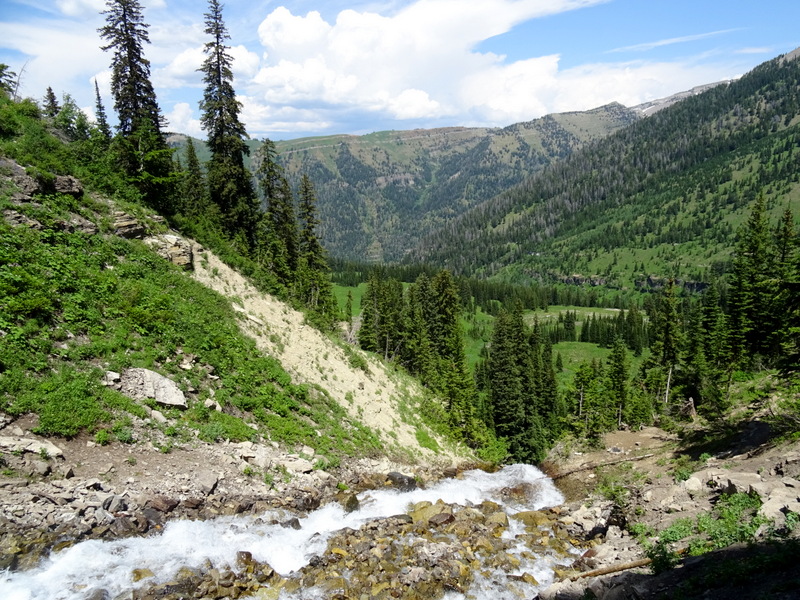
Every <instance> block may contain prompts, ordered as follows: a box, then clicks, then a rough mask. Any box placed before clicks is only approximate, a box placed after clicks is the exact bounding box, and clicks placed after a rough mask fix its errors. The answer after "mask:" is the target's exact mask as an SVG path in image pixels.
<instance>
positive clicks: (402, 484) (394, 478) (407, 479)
mask: <svg viewBox="0 0 800 600" xmlns="http://www.w3.org/2000/svg"><path fill="white" fill-rule="evenodd" d="M386 483H387V485H391V486H392V487H394V488H397V489H398V490H400V491H402V492H410V491H411V490H415V489H417V481H416V479H414V478H413V477H411V476H410V475H403V474H402V473H398V472H397V471H392V472H391V473H389V474H388V475H387V476H386Z"/></svg>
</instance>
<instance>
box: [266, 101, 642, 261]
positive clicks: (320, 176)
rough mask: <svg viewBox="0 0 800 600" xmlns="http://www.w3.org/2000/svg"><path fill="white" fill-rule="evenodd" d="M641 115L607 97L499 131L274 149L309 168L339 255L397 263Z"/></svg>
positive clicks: (290, 164)
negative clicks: (460, 219) (605, 101)
mask: <svg viewBox="0 0 800 600" xmlns="http://www.w3.org/2000/svg"><path fill="white" fill-rule="evenodd" d="M637 118H638V115H637V113H636V112H634V111H632V110H629V109H627V108H625V107H623V106H621V105H619V104H610V105H608V106H603V107H600V108H597V109H594V110H591V111H586V112H572V113H563V114H557V115H548V116H546V117H542V118H540V119H536V120H533V121H528V122H525V123H517V124H515V125H511V126H509V127H505V128H502V129H489V128H467V127H451V128H444V129H432V130H412V131H383V132H378V133H372V134H369V135H363V136H348V135H336V136H328V137H314V138H304V139H298V140H291V141H283V142H278V143H277V149H278V152H279V160H280V162H281V163H282V164H283V166H284V168H285V169H286V171H287V172H288V173H289V175H290V176H291V178H292V179H293V180H294V181H297V180H298V179H299V177H300V176H301V174H302V173H307V174H308V175H309V177H310V178H311V180H312V182H313V183H314V185H315V187H316V190H317V194H318V197H319V212H320V217H321V220H322V226H321V228H320V233H321V236H322V239H323V242H324V244H325V247H326V248H327V249H328V251H329V252H330V253H331V254H332V255H333V256H336V257H341V258H348V259H356V260H363V259H364V258H367V259H368V260H370V261H374V262H378V261H395V260H398V259H400V258H402V257H403V256H404V255H405V254H406V253H407V252H408V251H409V250H410V249H411V248H413V247H414V246H415V245H416V244H417V242H418V241H419V239H420V238H421V237H423V236H424V235H426V234H428V233H430V232H431V231H434V230H435V229H437V228H438V227H440V226H442V225H443V224H444V223H445V222H446V221H447V220H448V219H452V218H454V217H457V216H459V215H461V214H462V213H464V212H465V211H467V210H469V209H470V208H472V207H473V206H475V205H477V204H479V203H480V202H482V201H484V200H486V199H488V198H491V197H493V196H495V195H497V194H498V193H500V192H501V191H503V190H505V189H507V188H509V187H511V186H513V185H515V184H517V183H519V182H520V181H522V179H523V178H524V177H526V176H527V175H530V174H532V173H535V172H537V171H539V170H541V169H542V168H544V167H545V166H546V165H548V164H550V163H552V162H553V161H555V160H559V159H562V158H564V157H565V156H567V155H569V153H570V152H573V151H574V150H576V149H577V148H580V147H581V146H582V145H583V144H585V143H587V142H589V141H592V140H596V139H600V138H602V137H605V136H607V135H608V134H610V133H612V132H613V131H616V130H618V129H620V128H622V127H625V126H626V125H628V124H630V123H632V122H634V121H635V120H636V119H637Z"/></svg>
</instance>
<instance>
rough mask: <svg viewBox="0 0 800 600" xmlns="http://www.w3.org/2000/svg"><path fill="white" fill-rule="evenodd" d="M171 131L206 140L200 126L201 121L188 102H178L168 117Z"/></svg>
mask: <svg viewBox="0 0 800 600" xmlns="http://www.w3.org/2000/svg"><path fill="white" fill-rule="evenodd" d="M165 116H166V117H167V121H169V127H168V128H169V130H170V131H178V132H180V133H185V134H187V135H191V136H194V137H199V138H205V132H203V130H202V128H201V126H200V119H198V118H195V112H194V111H193V110H192V107H191V106H189V103H188V102H178V103H176V104H175V106H173V107H172V111H170V112H169V113H168V114H167V115H165Z"/></svg>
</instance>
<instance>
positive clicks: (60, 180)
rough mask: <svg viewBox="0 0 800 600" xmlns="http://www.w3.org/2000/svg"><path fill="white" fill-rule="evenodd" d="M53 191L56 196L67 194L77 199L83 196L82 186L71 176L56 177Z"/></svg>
mask: <svg viewBox="0 0 800 600" xmlns="http://www.w3.org/2000/svg"><path fill="white" fill-rule="evenodd" d="M55 190H56V193H57V194H67V195H69V196H74V197H76V198H79V197H80V196H82V195H83V186H82V185H81V182H80V181H78V180H77V179H76V178H75V177H73V176H72V175H56V180H55Z"/></svg>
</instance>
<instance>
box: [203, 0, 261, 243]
mask: <svg viewBox="0 0 800 600" xmlns="http://www.w3.org/2000/svg"><path fill="white" fill-rule="evenodd" d="M208 9H209V11H208V12H207V13H206V14H205V26H206V28H205V33H206V34H207V35H208V36H210V38H211V39H210V40H209V41H208V42H206V44H205V47H204V49H203V51H204V52H205V54H206V59H205V60H204V61H203V65H202V67H201V68H200V69H199V70H200V71H201V72H202V73H203V83H204V84H205V89H204V91H203V100H202V101H201V102H200V110H201V111H202V116H201V117H200V123H201V125H202V127H203V130H204V131H205V132H206V134H207V135H208V140H207V143H208V148H209V150H211V159H210V160H209V162H208V165H207V170H208V175H207V177H208V189H209V195H210V198H211V201H212V202H214V203H215V204H216V205H217V206H218V207H219V210H220V214H221V217H222V226H223V229H224V230H225V232H226V233H227V234H228V235H229V236H231V237H232V238H233V239H234V240H235V241H236V243H237V245H238V246H239V248H240V250H242V251H244V252H252V251H253V250H254V249H255V242H256V229H257V226H258V217H259V215H258V202H257V200H256V195H255V191H254V190H253V185H252V183H251V178H250V173H249V171H248V170H247V169H246V168H245V166H244V157H245V156H246V155H248V154H249V152H250V151H249V149H248V147H247V144H245V139H247V138H248V135H247V131H246V130H245V127H244V125H243V124H242V122H241V121H240V120H239V113H240V112H241V108H242V105H241V103H240V102H239V101H238V100H237V99H236V93H235V92H234V89H233V69H232V66H233V57H232V56H231V55H230V54H229V53H228V50H229V47H228V46H226V45H225V42H226V40H228V39H229V38H230V36H229V35H228V30H227V29H226V27H225V23H224V22H223V20H222V5H221V4H220V3H219V2H218V1H217V0H209V2H208Z"/></svg>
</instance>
